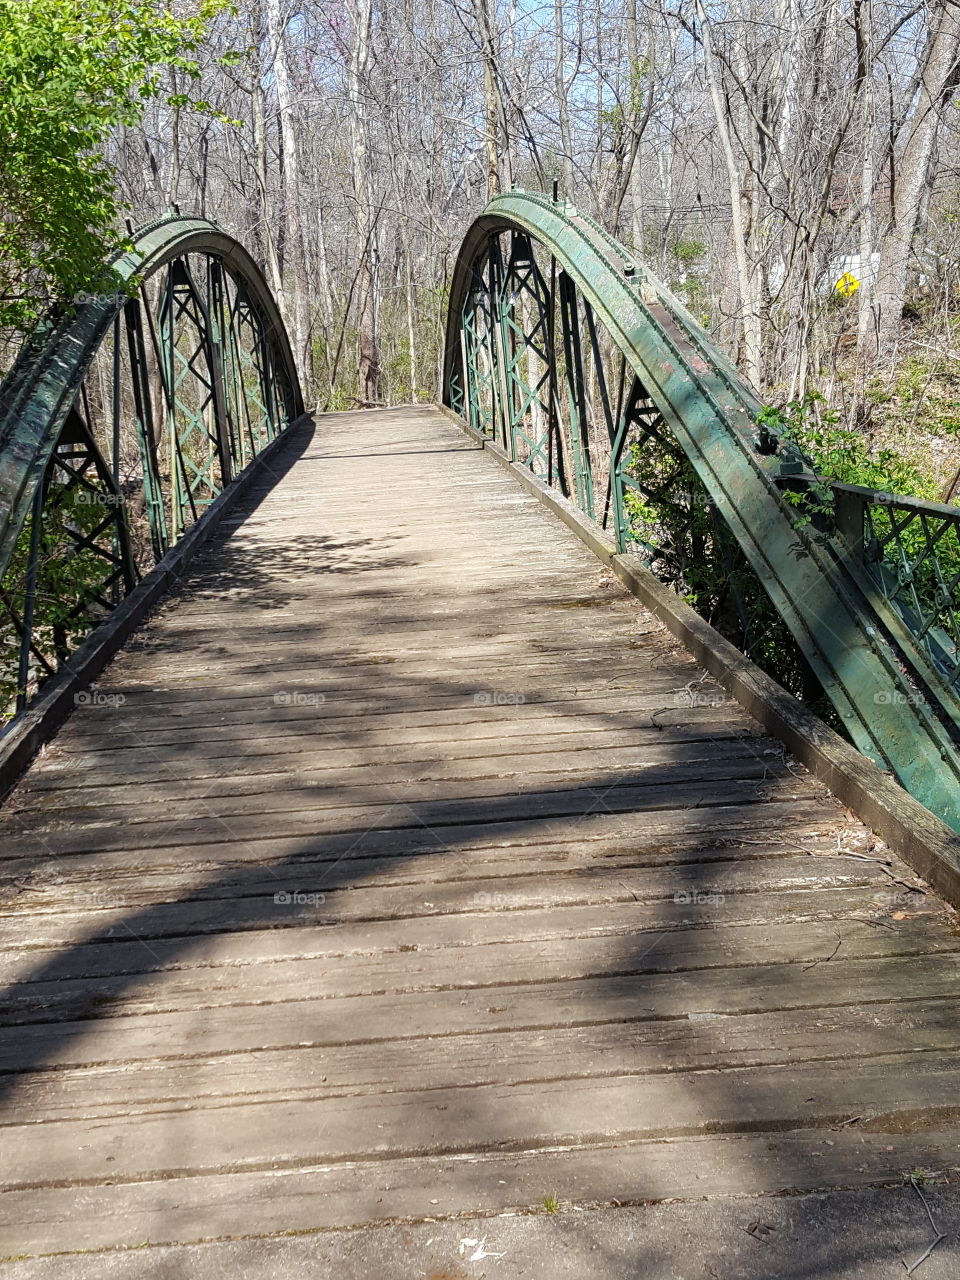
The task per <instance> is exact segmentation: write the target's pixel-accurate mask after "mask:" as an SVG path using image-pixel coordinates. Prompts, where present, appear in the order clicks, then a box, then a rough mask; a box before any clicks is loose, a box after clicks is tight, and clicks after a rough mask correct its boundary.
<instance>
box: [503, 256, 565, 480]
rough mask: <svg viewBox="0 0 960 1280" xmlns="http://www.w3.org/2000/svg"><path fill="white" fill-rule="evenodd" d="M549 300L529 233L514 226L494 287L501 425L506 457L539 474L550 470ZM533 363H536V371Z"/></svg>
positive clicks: (550, 361) (550, 354) (550, 330)
mask: <svg viewBox="0 0 960 1280" xmlns="http://www.w3.org/2000/svg"><path fill="white" fill-rule="evenodd" d="M552 302H553V300H552V295H551V293H550V290H549V289H548V287H547V283H546V281H545V280H544V278H543V274H542V272H541V270H540V267H539V265H538V264H537V260H536V258H535V256H534V252H533V245H532V243H531V241H530V237H529V236H527V235H525V234H524V233H522V232H519V231H515V232H514V233H513V241H512V245H511V251H510V259H509V262H508V264H507V269H506V272H505V274H504V277H503V280H502V283H501V285H500V290H499V313H500V329H501V333H502V340H503V352H504V385H505V406H506V419H505V425H506V427H507V429H508V432H509V437H510V443H511V457H512V459H513V460H514V461H515V462H522V463H523V465H524V466H526V467H529V468H530V470H531V471H533V472H534V473H535V474H536V473H537V472H538V469H539V470H540V471H541V472H542V473H543V475H544V478H545V479H548V478H549V477H550V473H551V459H550V448H551V443H552V438H551V429H550V428H551V412H552V407H551V398H550V386H551V372H550V370H551V365H552V363H553V359H554V352H553V349H552V346H551V338H552V334H553V325H552V320H551V309H552ZM531 313H532V314H531ZM528 316H529V318H528ZM538 363H539V364H540V365H541V366H542V368H541V371H540V372H539V373H537V371H536V365H537V364H538ZM521 453H523V454H525V456H520V455H521Z"/></svg>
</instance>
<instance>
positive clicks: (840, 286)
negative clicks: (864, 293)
mask: <svg viewBox="0 0 960 1280" xmlns="http://www.w3.org/2000/svg"><path fill="white" fill-rule="evenodd" d="M836 288H837V293H842V294H843V296H844V297H845V298H849V297H850V295H851V294H854V293H856V292H857V290H858V289H859V288H860V281H859V280H858V279H857V277H856V276H855V275H854V274H853V272H852V271H845V272H844V273H843V275H842V276H841V277H840V279H839V280H838V281H837V286H836Z"/></svg>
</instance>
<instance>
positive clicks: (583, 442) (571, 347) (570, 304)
mask: <svg viewBox="0 0 960 1280" xmlns="http://www.w3.org/2000/svg"><path fill="white" fill-rule="evenodd" d="M560 324H561V328H562V330H563V356H564V364H565V366H566V384H567V407H568V410H569V414H570V441H571V445H572V449H573V482H574V488H575V493H576V500H577V506H579V508H580V509H581V511H585V512H586V513H587V515H588V516H590V517H591V518H592V517H593V514H594V502H593V474H592V470H591V466H590V420H589V415H588V412H587V396H586V386H585V383H584V377H583V340H582V334H581V331H580V310H579V299H578V297H577V288H576V285H575V284H574V283H573V281H572V280H571V279H570V277H569V276H568V275H567V273H566V272H565V271H562V272H561V273H560Z"/></svg>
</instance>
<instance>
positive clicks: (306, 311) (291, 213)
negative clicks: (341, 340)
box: [267, 0, 313, 386]
mask: <svg viewBox="0 0 960 1280" xmlns="http://www.w3.org/2000/svg"><path fill="white" fill-rule="evenodd" d="M280 6H281V0H267V29H268V31H269V35H270V47H271V50H272V54H273V67H272V71H273V78H274V82H275V84H276V87H277V106H278V108H279V115H278V127H279V130H280V144H281V149H282V153H283V171H284V179H285V197H286V198H285V200H284V208H283V218H284V226H285V228H286V236H287V243H288V244H289V246H290V266H291V272H292V280H293V288H292V290H291V292H292V294H293V338H294V343H293V347H294V352H295V353H296V357H297V364H298V366H299V368H300V373H301V377H302V378H303V379H304V381H305V382H306V383H307V384H308V386H309V385H311V384H312V382H313V359H312V343H311V342H310V305H309V302H308V299H307V261H306V250H305V248H304V241H303V223H302V220H301V216H300V209H299V201H300V198H301V190H300V158H299V153H298V151H297V134H296V127H295V123H294V105H293V93H292V90H291V87H290V67H289V62H288V58H287V21H288V16H289V15H288V14H286V13H281V7H280Z"/></svg>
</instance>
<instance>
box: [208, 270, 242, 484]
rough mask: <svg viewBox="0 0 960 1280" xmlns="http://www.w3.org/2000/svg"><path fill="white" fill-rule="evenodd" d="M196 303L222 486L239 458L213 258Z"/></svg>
mask: <svg viewBox="0 0 960 1280" xmlns="http://www.w3.org/2000/svg"><path fill="white" fill-rule="evenodd" d="M198 302H199V305H200V307H201V310H202V313H203V315H204V319H205V320H206V325H205V335H206V340H207V360H208V366H209V368H210V372H211V375H212V378H213V416H214V422H215V423H216V430H217V446H218V450H219V453H220V477H221V482H222V484H223V485H224V486H226V485H228V484H229V483H230V481H231V480H232V479H233V477H234V475H235V474H236V470H237V467H236V463H237V461H238V460H239V457H238V450H237V446H236V430H235V427H234V417H233V414H232V413H231V412H230V403H229V400H228V397H227V385H226V378H225V376H224V346H225V335H226V334H227V330H228V324H227V313H226V309H225V307H224V298H223V268H222V267H221V265H220V263H219V262H218V261H217V260H216V259H215V258H208V259H207V305H206V307H204V305H203V302H202V300H200V299H198ZM228 358H229V357H228Z"/></svg>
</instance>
